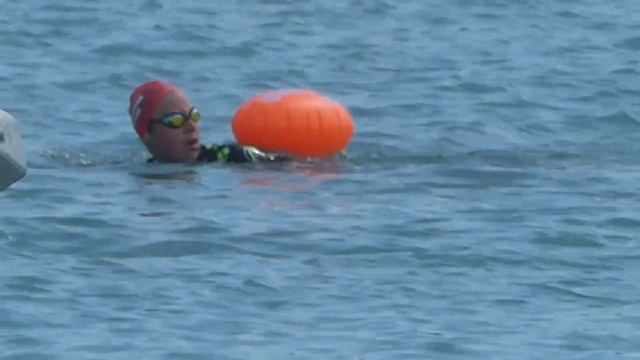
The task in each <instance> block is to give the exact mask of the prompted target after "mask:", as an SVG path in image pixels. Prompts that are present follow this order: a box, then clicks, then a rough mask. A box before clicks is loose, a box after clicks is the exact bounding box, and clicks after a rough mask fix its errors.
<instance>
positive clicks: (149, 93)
mask: <svg viewBox="0 0 640 360" xmlns="http://www.w3.org/2000/svg"><path fill="white" fill-rule="evenodd" d="M172 91H181V90H180V88H179V87H177V86H175V85H173V84H170V83H168V82H166V81H163V80H149V81H147V82H145V83H144V84H142V85H139V86H138V87H137V88H136V89H135V90H133V93H132V94H131V97H130V98H129V116H130V117H131V123H132V124H133V127H134V128H135V129H136V132H137V133H138V136H139V137H143V136H144V134H146V133H147V129H148V128H149V121H150V120H151V117H152V116H153V113H154V112H156V109H157V108H158V106H159V105H160V103H161V102H162V99H164V96H165V95H167V94H168V93H170V92H172Z"/></svg>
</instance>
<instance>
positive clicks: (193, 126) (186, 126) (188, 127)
mask: <svg viewBox="0 0 640 360" xmlns="http://www.w3.org/2000/svg"><path fill="white" fill-rule="evenodd" d="M183 128H184V130H185V131H186V132H192V131H195V130H196V129H197V128H198V125H197V124H196V123H195V122H194V121H192V120H187V122H186V123H185V124H184V126H183Z"/></svg>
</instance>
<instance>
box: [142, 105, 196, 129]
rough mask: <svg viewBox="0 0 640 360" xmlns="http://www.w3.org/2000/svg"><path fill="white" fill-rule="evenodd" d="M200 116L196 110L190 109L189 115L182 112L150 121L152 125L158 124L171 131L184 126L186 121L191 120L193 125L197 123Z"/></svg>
mask: <svg viewBox="0 0 640 360" xmlns="http://www.w3.org/2000/svg"><path fill="white" fill-rule="evenodd" d="M201 117H202V115H201V114H200V111H198V109H196V108H191V110H189V113H183V112H172V113H168V114H166V115H164V116H163V117H162V118H160V119H151V122H152V123H154V122H155V123H160V124H162V125H164V126H166V127H168V128H171V129H178V128H181V127H183V126H184V124H186V123H187V120H191V121H193V122H194V123H198V122H199V121H200V118H201Z"/></svg>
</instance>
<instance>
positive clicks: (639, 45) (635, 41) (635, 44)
mask: <svg viewBox="0 0 640 360" xmlns="http://www.w3.org/2000/svg"><path fill="white" fill-rule="evenodd" d="M616 46H618V47H620V48H623V49H627V50H640V36H634V37H630V38H627V39H625V40H622V41H620V42H618V43H617V44H616Z"/></svg>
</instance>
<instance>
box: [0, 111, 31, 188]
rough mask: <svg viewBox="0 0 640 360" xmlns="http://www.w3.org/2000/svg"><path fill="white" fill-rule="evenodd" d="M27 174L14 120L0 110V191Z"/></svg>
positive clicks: (20, 140)
mask: <svg viewBox="0 0 640 360" xmlns="http://www.w3.org/2000/svg"><path fill="white" fill-rule="evenodd" d="M26 173H27V158H26V157H25V155H24V148H23V147H22V139H21V138H20V131H19V130H18V124H17V123H16V119H14V118H13V116H11V114H9V113H8V112H6V111H3V110H2V109H0V191H2V190H4V189H6V188H8V187H9V186H10V185H11V184H13V183H14V182H16V181H18V180H20V178H22V177H23V176H24V175H25V174H26Z"/></svg>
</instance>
